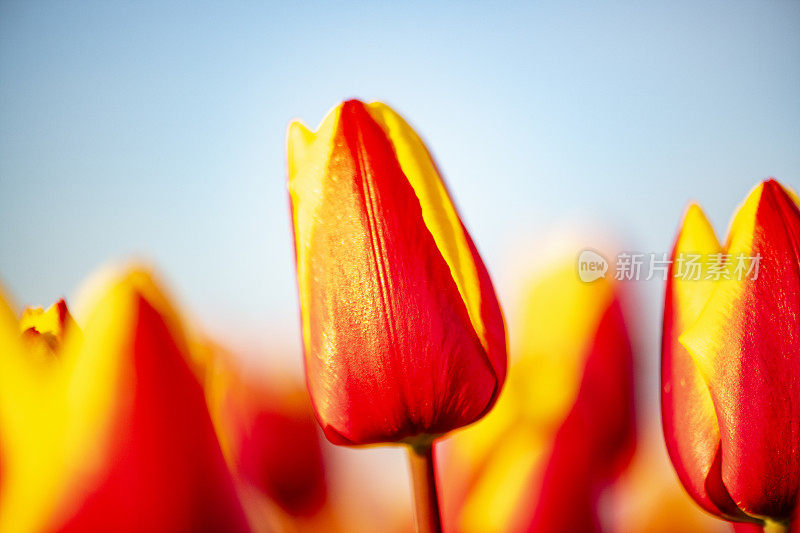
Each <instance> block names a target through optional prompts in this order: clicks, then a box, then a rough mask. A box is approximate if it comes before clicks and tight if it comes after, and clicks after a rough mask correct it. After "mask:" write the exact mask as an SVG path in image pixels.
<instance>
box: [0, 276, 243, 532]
mask: <svg viewBox="0 0 800 533" xmlns="http://www.w3.org/2000/svg"><path fill="white" fill-rule="evenodd" d="M95 294H96V295H97V298H96V300H95V302H94V303H93V305H92V306H91V307H90V309H91V312H90V313H89V315H88V319H87V320H86V321H85V323H83V326H84V327H83V332H82V334H80V332H78V330H77V327H75V326H74V323H72V321H71V320H69V319H68V314H67V313H66V309H65V306H63V304H58V305H57V306H56V307H55V311H48V312H47V313H42V312H39V311H33V312H27V313H26V314H25V315H24V316H23V319H22V323H20V322H19V321H17V319H16V318H15V316H14V313H13V311H12V310H11V308H10V306H9V305H8V304H7V303H6V301H5V300H4V299H3V298H0V348H1V351H2V357H1V358H0V446H1V447H2V467H3V469H2V487H0V531H4V532H26V533H27V532H38V531H82V532H85V531H115V532H126V531H154V532H157V531H247V530H248V529H249V528H248V526H247V523H246V520H245V516H244V513H243V510H242V508H241V505H240V503H239V500H238V496H237V493H236V489H235V485H234V482H233V479H232V477H231V475H230V473H229V471H228V469H227V467H226V465H225V461H224V458H223V455H222V452H221V450H220V447H219V443H218V441H217V438H216V436H215V434H214V428H213V425H212V423H211V419H210V416H209V413H208V410H207V408H206V403H205V398H204V395H203V389H202V387H201V386H200V383H199V382H198V381H197V379H196V377H195V374H194V370H193V369H192V368H190V364H189V352H188V349H187V345H186V340H185V337H184V333H183V328H182V325H181V322H180V319H179V317H178V315H177V313H176V311H175V310H174V308H173V307H172V305H171V304H170V302H169V300H168V298H167V297H166V295H165V294H164V293H163V292H162V291H161V290H160V289H159V287H158V286H157V284H156V283H155V282H154V281H153V280H152V279H151V277H150V275H149V274H148V273H146V272H144V271H139V270H131V271H128V272H126V273H125V274H123V275H119V276H115V277H114V278H113V281H111V282H110V283H108V284H107V285H104V287H103V288H102V289H99V290H97V291H95ZM31 328H33V329H34V330H35V332H36V334H37V335H40V336H44V337H47V338H48V339H49V340H48V343H50V342H51V341H52V343H51V348H52V349H53V351H54V353H56V354H57V357H55V358H49V360H48V364H41V363H42V361H41V359H40V358H37V357H35V356H34V357H31V355H32V353H31V348H30V344H29V343H28V342H26V340H25V338H27V337H28V336H29V335H31V334H32V333H31ZM20 329H22V330H23V331H22V332H20ZM48 335H49V336H48ZM23 337H25V338H23ZM34 355H35V354H34Z"/></svg>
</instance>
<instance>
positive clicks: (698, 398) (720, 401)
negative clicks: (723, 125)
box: [661, 180, 800, 523]
mask: <svg viewBox="0 0 800 533" xmlns="http://www.w3.org/2000/svg"><path fill="white" fill-rule="evenodd" d="M688 254H701V255H702V256H703V257H704V258H705V262H704V268H703V270H702V272H700V274H699V276H697V277H699V278H700V279H699V280H695V279H694V277H695V276H694V275H692V276H691V277H690V278H689V279H686V276H685V274H686V272H685V271H684V273H683V274H684V275H683V276H681V272H679V270H680V263H681V257H684V259H685V257H686V256H688ZM716 254H723V258H726V260H725V261H724V262H723V265H722V268H721V269H720V268H718V267H719V265H716V266H714V263H719V261H720V259H719V257H720V256H718V255H716ZM709 258H710V259H709ZM673 259H675V261H676V262H675V263H673V265H672V269H671V272H670V278H669V281H668V283H667V292H666V299H665V307H664V336H663V346H662V377H661V379H662V390H661V401H662V413H663V426H664V434H665V437H666V442H667V448H668V451H669V453H670V457H671V459H672V462H673V465H674V466H675V469H676V471H677V473H678V477H679V478H680V480H681V482H682V483H683V485H684V487H685V488H686V490H687V491H688V492H689V494H690V495H691V496H692V497H693V498H694V499H695V500H696V501H697V503H698V504H700V505H701V506H702V507H703V508H704V509H706V510H707V511H709V512H711V513H713V514H715V515H717V516H719V517H721V518H725V519H727V520H732V521H748V520H749V521H760V520H762V519H770V520H773V521H777V522H781V523H787V522H789V521H791V520H792V519H793V518H794V517H795V516H796V513H797V508H798V497H800V378H798V376H800V210H798V204H797V198H796V197H795V196H794V195H793V194H792V193H790V192H789V191H787V190H786V189H784V188H783V187H782V186H781V185H780V184H779V183H778V182H777V181H774V180H769V181H766V182H764V183H762V184H760V185H759V186H758V187H756V189H755V190H754V191H753V192H752V193H751V194H750V195H749V196H748V198H747V200H746V201H745V202H744V204H743V205H742V206H741V208H740V209H739V211H738V213H737V214H736V217H735V218H734V220H733V223H732V225H731V229H730V233H729V236H728V240H727V243H726V245H725V246H724V247H722V246H720V245H719V243H718V242H717V240H716V237H715V236H714V231H713V229H712V228H711V226H710V224H709V223H708V221H707V220H706V218H705V217H704V216H703V213H702V211H701V210H700V208H699V207H697V206H694V205H693V206H690V207H689V209H688V211H687V214H686V216H685V219H684V222H683V226H682V228H681V230H680V232H679V234H678V238H677V240H676V243H675V247H674V250H673ZM743 263H744V264H745V265H746V267H747V270H748V271H749V272H746V271H745V269H744V268H743V267H742V264H743ZM752 267H757V271H756V270H755V269H754V268H752ZM740 268H741V270H740ZM726 278H727V279H726Z"/></svg>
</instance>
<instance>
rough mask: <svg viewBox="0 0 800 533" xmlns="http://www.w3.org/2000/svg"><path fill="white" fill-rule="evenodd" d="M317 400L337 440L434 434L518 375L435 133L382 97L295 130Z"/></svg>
mask: <svg viewBox="0 0 800 533" xmlns="http://www.w3.org/2000/svg"><path fill="white" fill-rule="evenodd" d="M288 159H289V163H288V171H289V192H290V196H291V205H292V220H293V225H294V236H295V249H296V256H297V257H296V259H297V277H298V285H299V295H300V308H301V315H302V331H303V340H304V347H305V364H306V374H307V382H308V388H309V391H310V393H311V399H312V402H313V404H314V408H315V411H316V414H317V418H318V420H319V422H320V424H321V425H322V427H323V429H324V431H325V434H326V435H327V437H328V438H329V439H330V440H331V441H332V442H334V443H339V444H369V443H377V442H397V441H412V440H415V439H427V438H430V437H431V436H435V435H439V434H442V433H446V432H448V431H450V430H452V429H455V428H458V427H461V426H464V425H466V424H469V423H471V422H474V421H475V420H477V419H479V418H480V417H482V416H483V415H484V414H485V413H486V412H487V411H488V410H489V409H490V408H491V407H492V405H493V404H494V402H495V399H496V398H497V395H498V393H499V391H500V389H501V387H502V385H503V381H504V379H505V373H506V344H505V327H504V324H503V317H502V315H501V312H500V307H499V305H498V302H497V298H496V297H495V293H494V290H493V288H492V284H491V281H490V280H489V275H488V273H487V271H486V268H485V267H484V265H483V262H482V261H481V258H480V256H479V255H478V252H477V251H476V249H475V246H474V245H473V243H472V240H471V239H470V236H469V234H468V233H467V231H466V229H465V228H464V226H463V224H462V223H461V220H460V219H459V216H458V213H457V212H456V209H455V206H454V205H453V202H452V201H451V199H450V197H449V195H448V193H447V189H446V188H445V185H444V183H443V181H442V179H441V177H440V175H439V173H438V171H437V169H436V166H435V164H434V162H433V159H432V158H431V156H430V154H429V153H428V151H427V149H426V148H425V145H424V144H423V143H422V141H421V140H420V138H419V137H418V136H417V134H416V133H415V132H414V130H413V129H411V127H410V126H409V125H408V124H407V123H406V122H405V121H404V120H403V119H402V118H401V117H400V116H399V115H397V114H396V113H395V112H394V111H392V110H391V109H390V108H389V107H387V106H386V105H384V104H381V103H371V104H364V103H362V102H360V101H357V100H351V101H348V102H344V103H343V104H341V105H339V106H337V107H336V108H335V109H333V111H331V112H330V113H329V114H328V116H327V117H326V118H325V120H324V121H323V122H322V124H321V125H320V127H319V128H318V130H317V131H316V132H312V131H309V130H308V129H307V128H306V127H304V126H303V125H302V124H300V123H298V122H295V123H293V124H292V125H291V126H290V128H289V134H288Z"/></svg>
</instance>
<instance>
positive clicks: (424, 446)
mask: <svg viewBox="0 0 800 533" xmlns="http://www.w3.org/2000/svg"><path fill="white" fill-rule="evenodd" d="M408 461H409V465H410V466H411V481H412V484H413V486H414V504H415V508H416V512H415V515H416V518H417V533H441V531H442V519H441V517H440V515H439V497H438V496H437V494H436V473H435V472H434V464H433V442H432V441H427V442H424V443H415V444H409V446H408Z"/></svg>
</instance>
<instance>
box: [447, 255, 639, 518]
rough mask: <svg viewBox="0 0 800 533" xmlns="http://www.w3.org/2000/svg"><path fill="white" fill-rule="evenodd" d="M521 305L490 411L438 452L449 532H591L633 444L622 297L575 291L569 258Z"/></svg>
mask: <svg viewBox="0 0 800 533" xmlns="http://www.w3.org/2000/svg"><path fill="white" fill-rule="evenodd" d="M523 294H524V295H525V296H524V297H525V300H524V303H523V306H522V307H523V308H522V312H521V314H520V320H519V336H518V337H517V338H516V339H515V342H514V343H513V344H512V346H513V347H514V353H515V360H514V363H513V364H512V366H511V368H510V370H509V374H508V383H507V386H506V388H505V390H504V391H503V394H502V396H501V397H500V399H499V401H498V403H497V406H496V407H495V409H494V410H493V411H492V412H491V413H490V414H489V415H487V416H486V418H485V419H483V420H481V421H480V422H478V423H477V424H475V425H474V426H471V427H469V428H467V429H465V430H463V431H462V432H459V433H457V434H455V435H453V436H452V437H451V438H450V439H448V440H447V441H445V442H444V443H443V444H442V446H443V447H445V453H444V457H445V458H446V460H445V461H444V462H443V468H442V476H441V479H442V481H443V494H444V500H445V502H446V504H445V525H447V526H448V527H447V529H448V530H450V531H453V532H456V531H457V532H464V533H468V532H476V533H478V532H480V533H487V532H492V531H497V532H503V531H597V530H598V529H599V527H600V523H599V518H598V510H597V503H598V498H599V496H600V493H601V491H602V489H603V488H604V487H605V486H606V484H608V483H609V482H610V481H611V480H613V479H614V477H615V476H616V474H618V473H619V471H620V470H621V469H622V467H623V466H624V465H625V464H626V463H627V461H628V460H629V458H630V456H631V453H632V451H633V444H634V425H633V421H634V411H633V371H632V351H631V344H630V341H629V338H628V328H627V326H626V322H625V319H624V316H623V312H622V306H621V303H620V294H619V287H618V285H617V284H616V283H615V282H614V280H613V279H600V280H597V281H595V282H593V283H583V282H581V281H580V280H579V279H578V276H577V273H576V271H575V263H574V260H573V258H570V259H569V261H565V262H563V263H559V264H558V265H557V266H555V267H552V268H551V269H550V270H549V271H547V272H546V273H544V274H542V275H539V276H537V277H535V278H534V280H533V282H532V283H531V285H530V286H529V287H527V288H526V290H525V291H524V292H523Z"/></svg>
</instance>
